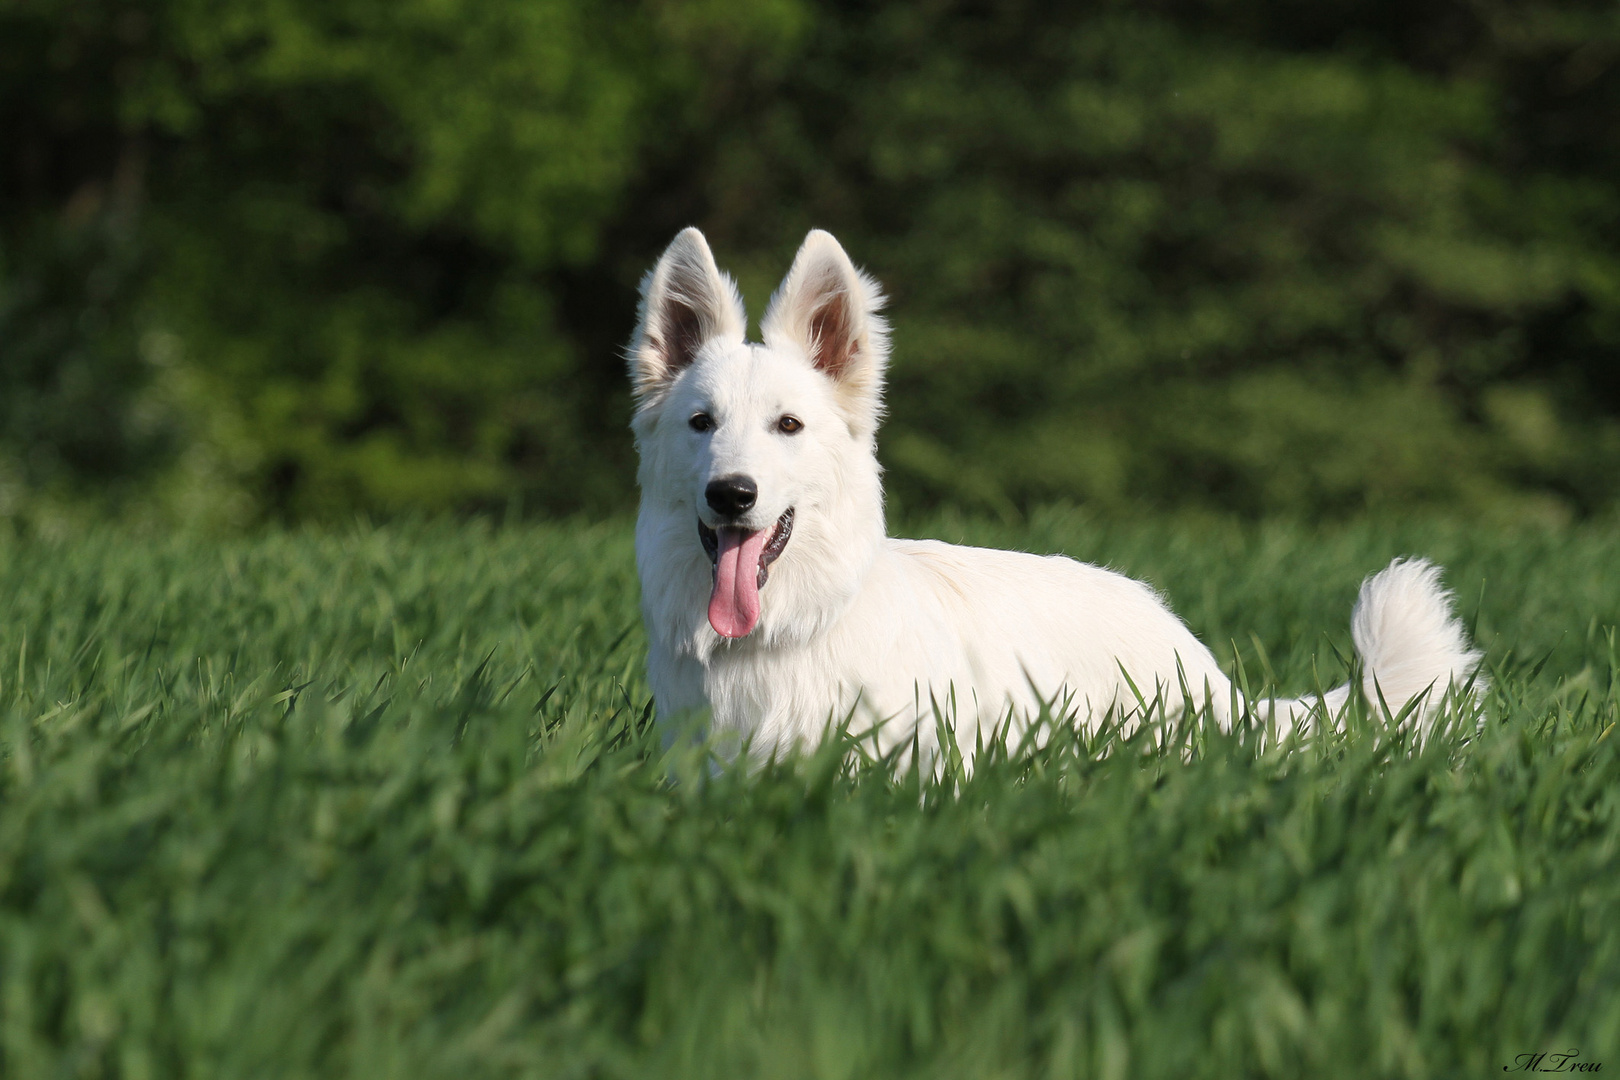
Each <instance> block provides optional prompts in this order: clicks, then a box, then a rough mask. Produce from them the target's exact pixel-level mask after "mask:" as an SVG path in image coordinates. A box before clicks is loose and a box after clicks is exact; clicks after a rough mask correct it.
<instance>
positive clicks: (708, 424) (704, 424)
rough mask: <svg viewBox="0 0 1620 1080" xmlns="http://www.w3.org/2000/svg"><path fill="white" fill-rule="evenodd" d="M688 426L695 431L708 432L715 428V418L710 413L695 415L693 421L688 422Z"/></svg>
mask: <svg viewBox="0 0 1620 1080" xmlns="http://www.w3.org/2000/svg"><path fill="white" fill-rule="evenodd" d="M686 425H687V427H690V428H691V429H692V430H693V431H708V430H709V429H710V428H712V427H714V417H712V416H710V415H709V414H708V413H701V412H700V413H693V414H692V419H690V420H688V421H687V422H686Z"/></svg>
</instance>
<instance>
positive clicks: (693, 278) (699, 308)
mask: <svg viewBox="0 0 1620 1080" xmlns="http://www.w3.org/2000/svg"><path fill="white" fill-rule="evenodd" d="M638 315H639V321H638V322H637V323H636V333H635V336H634V337H632V338H631V339H630V349H629V359H630V382H631V385H632V387H633V389H634V391H635V397H636V404H637V406H641V405H644V404H646V403H647V402H648V401H650V400H652V399H654V398H656V397H657V396H658V395H659V394H661V393H662V392H663V391H664V390H665V389H666V388H667V387H668V386H669V383H670V382H671V381H672V380H673V379H674V378H675V376H677V375H679V374H680V373H681V371H682V369H684V368H685V367H686V366H687V365H688V364H690V363H691V362H692V361H693V359H694V358H696V356H697V353H698V350H699V349H701V348H702V347H703V345H704V343H706V342H708V341H711V340H713V339H715V338H723V339H726V340H728V341H742V340H743V335H744V333H745V332H746V330H747V325H748V323H747V317H746V316H745V315H744V313H743V306H742V297H740V296H738V295H737V286H736V284H735V283H734V282H733V281H732V280H731V278H730V277H728V276H727V275H725V274H722V273H721V272H720V270H719V268H718V267H716V266H715V265H714V256H713V255H712V254H711V253H710V252H709V243H708V241H707V240H705V239H703V234H702V233H701V232H699V231H698V230H696V229H694V228H686V229H682V230H681V232H680V234H679V235H678V236H676V237H675V239H674V240H673V241H671V243H670V245H669V247H668V248H666V249H665V250H664V254H663V255H662V256H661V257H660V258H659V260H658V265H657V266H654V267H653V268H652V269H651V270H649V271H648V272H647V276H646V277H644V278H642V279H641V308H640V310H639V312H638Z"/></svg>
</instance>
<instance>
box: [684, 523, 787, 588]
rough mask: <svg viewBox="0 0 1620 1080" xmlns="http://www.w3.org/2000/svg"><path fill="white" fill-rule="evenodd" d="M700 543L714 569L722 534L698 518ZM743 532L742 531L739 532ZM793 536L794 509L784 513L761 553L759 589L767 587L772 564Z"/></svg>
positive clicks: (724, 526) (727, 527)
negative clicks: (766, 580)
mask: <svg viewBox="0 0 1620 1080" xmlns="http://www.w3.org/2000/svg"><path fill="white" fill-rule="evenodd" d="M697 527H698V541H699V542H700V543H702V544H703V550H704V552H706V553H707V554H708V556H709V566H710V568H711V569H712V568H713V567H714V565H715V562H716V560H718V559H719V558H720V534H719V532H718V530H715V529H711V528H709V527H708V526H707V525H705V524H703V519H702V518H698V523H697ZM720 528H722V529H733V528H735V526H732V525H722V526H720ZM737 531H739V532H740V531H742V530H737ZM792 535H793V507H791V506H790V507H788V508H787V509H786V510H784V511H782V516H781V517H779V518H777V519H776V528H775V529H774V530H772V532H771V536H770V539H768V540H766V541H765V546H764V547H763V548H761V549H760V552H759V581H758V587H759V588H761V589H763V588H764V587H765V579H766V578H768V577H770V576H771V563H773V562H775V561H776V560H777V559H778V558H779V557H780V556H781V554H782V552H783V551H785V550H786V549H787V545H788V538H789V537H791V536H792Z"/></svg>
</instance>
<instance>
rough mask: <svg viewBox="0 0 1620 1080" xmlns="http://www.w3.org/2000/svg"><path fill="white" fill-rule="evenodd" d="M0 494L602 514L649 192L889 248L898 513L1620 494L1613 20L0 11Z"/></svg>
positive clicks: (734, 256)
mask: <svg viewBox="0 0 1620 1080" xmlns="http://www.w3.org/2000/svg"><path fill="white" fill-rule="evenodd" d="M0 134H3V136H4V141H3V143H0V146H3V150H0V516H3V517H6V518H9V519H11V520H12V521H14V522H18V523H22V524H24V525H26V524H27V523H29V522H37V521H44V520H53V519H56V518H60V517H61V516H62V515H70V516H71V515H79V516H85V515H92V516H94V515H105V514H111V515H121V516H134V517H138V518H142V519H150V520H154V521H203V522H212V523H222V524H243V523H251V522H254V521H260V520H265V519H300V518H316V519H319V518H332V517H336V516H341V515H345V514H352V513H355V512H363V513H370V514H384V515H386V514H395V513H412V512H433V511H446V510H448V511H461V512H467V511H480V510H492V509H505V508H514V507H518V508H521V509H522V510H523V511H525V512H529V513H566V512H574V511H585V512H588V513H608V512H613V511H616V510H619V509H622V508H624V507H627V506H629V505H632V504H633V500H634V486H633V477H634V464H633V451H632V448H631V446H630V439H629V434H628V431H627V426H626V425H627V422H628V416H629V397H628V392H627V388H626V385H625V379H624V373H623V364H622V359H621V354H620V350H621V348H622V346H623V343H624V342H625V340H626V339H627V338H628V336H629V333H630V329H631V324H632V320H633V312H634V305H635V287H636V283H637V281H638V280H639V277H640V275H641V274H642V273H643V272H644V271H645V270H646V268H647V267H648V266H649V265H650V264H651V262H652V261H653V260H654V259H655V258H656V256H657V254H658V252H659V251H660V250H661V248H662V246H663V245H664V244H665V243H667V242H668V240H669V239H670V238H671V237H672V236H673V235H674V233H675V232H676V231H677V230H678V229H679V228H680V227H682V226H684V225H687V224H696V225H698V226H700V227H701V228H703V229H704V231H705V232H706V233H707V234H708V235H709V238H710V241H711V243H712V245H713V246H714V248H715V250H716V253H717V255H718V257H719V259H720V262H721V264H722V266H724V267H727V268H729V269H730V270H732V271H733V272H734V273H735V274H736V275H737V276H738V278H739V280H740V281H741V283H742V285H743V288H744V292H745V296H746V297H747V299H748V301H749V303H750V307H751V311H752V313H753V315H754V316H755V317H756V318H757V316H758V314H759V312H760V310H761V309H762V307H763V303H764V300H765V298H766V297H767V296H768V294H769V292H770V290H771V289H772V288H773V287H774V286H775V283H776V281H777V279H778V278H779V277H780V275H781V274H782V273H783V272H784V271H785V270H786V267H787V263H788V260H789V259H790V258H791V256H792V253H793V251H794V249H795V248H796V246H797V244H798V242H799V240H800V239H801V238H802V237H803V234H804V232H805V231H806V230H807V229H809V228H811V227H822V228H827V229H830V230H832V231H833V232H834V233H835V234H836V235H838V237H839V238H840V240H841V241H842V242H843V243H844V244H845V246H846V248H847V249H848V250H849V251H850V253H851V255H852V256H853V257H854V258H855V260H856V261H857V262H858V263H860V264H863V265H865V266H866V267H867V268H868V269H870V270H871V271H872V272H873V273H874V274H876V275H877V276H878V278H879V279H880V280H881V281H883V283H884V284H885V286H886V287H887V289H888V291H889V294H890V296H891V300H892V303H891V316H892V318H893V322H894V326H895V352H894V366H893V373H892V378H891V383H890V391H889V403H890V420H889V422H888V424H887V426H886V428H885V429H884V432H883V435H882V441H881V447H880V452H881V454H882V456H883V459H884V462H885V465H886V466H887V469H888V477H889V490H890V494H891V498H892V501H893V502H894V503H895V504H896V505H897V506H898V508H899V509H900V510H901V511H902V512H910V511H917V510H923V509H928V508H931V507H936V506H941V505H945V506H956V507H962V508H965V509H968V510H971V511H975V512H984V511H989V512H994V513H1003V514H1015V513H1019V512H1021V511H1023V510H1025V509H1027V508H1028V507H1030V506H1032V505H1035V504H1039V503H1045V502H1054V501H1060V502H1077V503H1082V504H1086V505H1091V506H1095V507H1098V508H1099V509H1101V510H1103V511H1107V512H1122V511H1135V510H1142V509H1155V508H1185V507H1201V508H1211V509H1217V510H1221V511H1225V512H1236V513H1239V514H1246V515H1256V516H1258V515H1269V514H1290V515H1310V516H1317V517H1320V516H1344V515H1349V514H1354V513H1359V512H1364V511H1367V510H1394V511H1399V510H1402V509H1404V508H1408V507H1416V506H1429V507H1441V508H1445V509H1447V510H1450V511H1455V512H1458V513H1464V514H1469V515H1478V516H1481V517H1485V518H1525V517H1532V518H1541V519H1551V520H1559V519H1567V518H1570V517H1575V516H1586V515H1591V514H1596V513H1603V512H1606V511H1607V510H1608V509H1610V508H1612V507H1613V506H1614V505H1615V503H1616V499H1617V496H1620V9H1616V8H1615V7H1614V5H1612V4H1610V3H1598V2H1591V3H1581V2H1574V0H1500V2H1498V0H1403V2H1400V3H1396V2H1393V0H1354V2H1351V0H1314V2H1312V3H1300V2H1284V0H1242V2H1237V0H1181V2H1168V0H1165V2H1157V3H1153V2H1147V3H1124V2H1112V3H1111V2H1097V3H1092V4H1089V5H1069V6H1066V7H1065V6H1063V5H1045V4H1033V3H1021V2H1017V0H1005V2H997V3H948V2H919V3H910V4H878V3H853V2H845V3H831V2H819V3H818V2H810V0H597V2H595V3H585V2H580V0H476V2H474V0H387V2H384V0H232V2H231V3H228V4H226V3H219V2H208V0H118V2H113V0H72V2H69V0H57V2H52V0H0Z"/></svg>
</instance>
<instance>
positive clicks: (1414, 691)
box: [1350, 559, 1482, 713]
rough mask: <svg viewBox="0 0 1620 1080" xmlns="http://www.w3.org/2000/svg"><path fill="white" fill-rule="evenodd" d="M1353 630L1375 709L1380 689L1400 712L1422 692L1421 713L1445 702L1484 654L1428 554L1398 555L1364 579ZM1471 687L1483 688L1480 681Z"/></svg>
mask: <svg viewBox="0 0 1620 1080" xmlns="http://www.w3.org/2000/svg"><path fill="white" fill-rule="evenodd" d="M1350 635H1351V637H1353V638H1354V639H1355V642H1356V652H1358V653H1360V654H1361V661H1362V668H1363V670H1362V682H1361V687H1362V692H1363V693H1365V694H1366V695H1367V701H1368V703H1369V704H1371V705H1372V706H1373V707H1374V708H1377V707H1379V700H1378V698H1379V694H1380V692H1382V694H1383V700H1384V702H1385V703H1386V704H1388V706H1389V707H1390V708H1391V709H1392V710H1394V711H1395V712H1397V713H1399V712H1400V711H1401V709H1403V708H1405V707H1406V704H1407V703H1408V702H1410V701H1411V700H1412V699H1414V698H1417V697H1420V696H1421V697H1423V698H1424V703H1423V704H1422V705H1421V706H1419V711H1420V712H1423V713H1427V712H1429V711H1430V710H1432V709H1434V708H1435V707H1437V706H1438V705H1439V704H1440V699H1441V698H1442V697H1443V696H1444V695H1445V693H1446V690H1447V689H1449V688H1452V687H1455V688H1456V689H1457V690H1458V691H1461V690H1462V689H1463V688H1464V687H1466V686H1468V685H1469V680H1470V679H1473V678H1474V672H1475V670H1476V669H1477V668H1478V667H1479V661H1480V657H1481V655H1482V654H1481V653H1480V651H1479V650H1478V649H1475V648H1473V647H1472V646H1470V645H1469V643H1468V634H1467V632H1466V631H1465V630H1464V629H1463V625H1462V622H1461V621H1460V620H1459V619H1458V618H1457V616H1456V615H1455V614H1454V613H1453V612H1452V609H1451V593H1449V592H1447V591H1446V589H1445V587H1444V586H1442V585H1441V584H1440V568H1439V567H1438V566H1436V565H1434V564H1433V563H1431V562H1429V561H1428V560H1427V559H1396V560H1395V561H1394V562H1392V563H1390V564H1389V566H1387V567H1385V568H1384V569H1383V570H1381V571H1379V572H1378V573H1376V574H1374V575H1373V576H1372V577H1370V578H1368V579H1367V580H1366V581H1364V582H1362V583H1361V596H1360V597H1359V598H1358V599H1357V600H1356V610H1355V612H1354V614H1352V615H1351V616H1350ZM1474 688H1475V689H1476V690H1477V689H1480V686H1479V684H1478V683H1477V682H1476V683H1475V684H1474Z"/></svg>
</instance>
